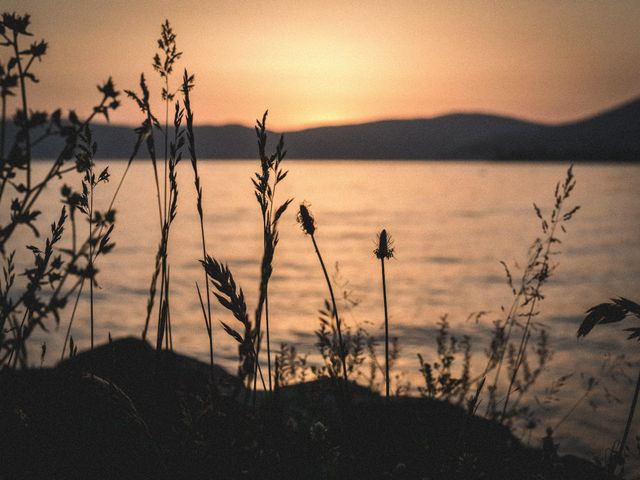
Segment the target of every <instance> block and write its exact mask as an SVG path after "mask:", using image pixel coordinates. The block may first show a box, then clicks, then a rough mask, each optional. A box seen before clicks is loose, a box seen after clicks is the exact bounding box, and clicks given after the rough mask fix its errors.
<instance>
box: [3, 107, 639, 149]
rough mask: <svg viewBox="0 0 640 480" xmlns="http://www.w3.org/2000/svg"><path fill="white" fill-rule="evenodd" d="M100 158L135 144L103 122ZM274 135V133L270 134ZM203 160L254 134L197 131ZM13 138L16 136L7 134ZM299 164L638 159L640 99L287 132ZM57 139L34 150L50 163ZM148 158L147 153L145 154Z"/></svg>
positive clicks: (231, 129)
mask: <svg viewBox="0 0 640 480" xmlns="http://www.w3.org/2000/svg"><path fill="white" fill-rule="evenodd" d="M93 132H94V138H95V140H96V141H97V142H98V152H97V157H98V158H127V157H128V156H129V155H130V153H131V149H132V146H133V144H134V142H135V134H134V133H133V129H132V128H131V127H127V126H118V125H105V124H97V125H95V126H94V127H93ZM270 133H274V132H270ZM195 136H196V138H197V141H198V155H199V156H200V158H229V159H230V158H254V157H255V155H256V146H255V132H254V130H253V128H248V127H244V126H242V125H224V126H207V125H202V126H197V127H195ZM9 138H11V137H9ZM285 139H286V145H287V150H288V152H289V155H288V156H289V158H293V159H389V160H395V159H414V160H418V159H441V160H451V159H469V160H470V159H478V160H578V161H579V160H593V161H637V160H638V159H640V97H639V98H636V99H634V100H632V101H630V102H628V103H625V104H623V105H620V106H617V107H614V108H612V109H610V110H607V111H605V112H603V113H600V114H598V115H595V116H593V117H590V118H586V119H583V120H579V121H576V122H571V123H564V124H557V125H548V124H540V123H534V122H528V121H524V120H519V119H516V118H511V117H505V116H499V115H488V114H477V113H458V114H450V115H443V116H438V117H434V118H425V119H414V120H383V121H376V122H369V123H362V124H355V125H342V126H329V127H318V128H310V129H304V130H298V131H291V132H285ZM59 148H60V144H56V143H55V142H49V143H43V144H41V145H38V147H37V148H36V149H35V150H34V157H36V158H51V157H53V156H54V155H55V154H56V153H57V152H58V151H59ZM140 156H141V157H142V158H145V157H146V152H144V151H141V155H140Z"/></svg>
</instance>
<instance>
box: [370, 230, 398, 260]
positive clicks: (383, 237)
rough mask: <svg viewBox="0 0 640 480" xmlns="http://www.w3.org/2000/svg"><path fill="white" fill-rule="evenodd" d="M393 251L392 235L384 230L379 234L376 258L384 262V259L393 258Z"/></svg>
mask: <svg viewBox="0 0 640 480" xmlns="http://www.w3.org/2000/svg"><path fill="white" fill-rule="evenodd" d="M393 250H394V248H393V240H392V239H391V235H389V234H388V233H387V231H386V230H385V229H383V230H382V231H381V232H380V233H379V234H378V248H376V249H375V250H374V251H373V253H374V255H375V256H376V257H378V258H379V259H380V260H382V259H383V258H391V257H393Z"/></svg>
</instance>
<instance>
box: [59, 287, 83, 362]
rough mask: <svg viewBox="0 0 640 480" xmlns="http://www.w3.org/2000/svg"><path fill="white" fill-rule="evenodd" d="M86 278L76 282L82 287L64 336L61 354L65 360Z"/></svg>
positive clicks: (61, 357)
mask: <svg viewBox="0 0 640 480" xmlns="http://www.w3.org/2000/svg"><path fill="white" fill-rule="evenodd" d="M84 279H85V277H82V279H81V280H80V281H79V283H78V284H76V285H80V289H79V290H78V294H77V295H76V301H75V302H74V304H73V310H72V311H71V318H70V319H69V326H68V327H67V333H66V334H65V336H64V343H63V344H62V355H60V361H62V360H64V353H65V351H66V350H67V342H68V341H69V336H70V335H71V326H72V325H73V319H74V318H75V316H76V310H77V309H78V303H79V301H80V295H82V288H83V287H84ZM74 288H75V287H74Z"/></svg>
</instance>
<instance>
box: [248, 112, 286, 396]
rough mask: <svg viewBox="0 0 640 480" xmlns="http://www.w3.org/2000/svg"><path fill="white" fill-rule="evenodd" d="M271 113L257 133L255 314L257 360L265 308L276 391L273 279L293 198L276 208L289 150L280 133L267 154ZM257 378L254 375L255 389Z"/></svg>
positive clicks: (257, 360)
mask: <svg viewBox="0 0 640 480" xmlns="http://www.w3.org/2000/svg"><path fill="white" fill-rule="evenodd" d="M267 114H268V112H264V115H263V116H262V121H260V120H256V127H255V131H256V135H257V137H258V154H259V156H260V167H261V168H260V172H256V173H255V178H252V179H251V180H252V182H253V185H254V188H255V195H256V199H257V201H258V204H259V206H260V213H261V214H262V240H263V254H262V262H261V266H260V290H259V298H258V304H257V306H256V313H255V328H256V331H257V332H258V333H257V335H256V344H255V350H256V362H259V361H260V338H261V335H262V312H263V310H264V314H265V323H266V329H265V330H266V336H267V368H268V376H269V382H268V383H269V392H272V391H273V386H272V376H273V375H272V371H271V337H270V328H269V280H270V279H271V275H272V273H273V258H274V256H275V252H276V247H277V245H278V241H279V234H278V221H279V220H280V218H281V217H282V215H283V214H284V212H285V211H286V210H287V207H288V206H289V204H290V203H291V202H292V200H293V199H288V200H286V201H285V202H284V203H283V204H281V205H280V206H279V207H278V208H276V209H275V210H274V206H275V195H276V189H277V186H278V184H279V183H280V182H281V181H282V180H284V178H285V177H286V176H287V173H288V172H287V171H286V170H283V169H282V167H281V162H282V160H284V157H285V156H286V154H287V152H286V150H285V149H284V137H283V136H280V141H279V142H278V145H277V147H276V152H275V153H273V154H272V155H268V154H267V153H266V148H267V126H266V124H267ZM256 381H257V379H256V377H255V376H254V392H255V389H256V383H255V382H256Z"/></svg>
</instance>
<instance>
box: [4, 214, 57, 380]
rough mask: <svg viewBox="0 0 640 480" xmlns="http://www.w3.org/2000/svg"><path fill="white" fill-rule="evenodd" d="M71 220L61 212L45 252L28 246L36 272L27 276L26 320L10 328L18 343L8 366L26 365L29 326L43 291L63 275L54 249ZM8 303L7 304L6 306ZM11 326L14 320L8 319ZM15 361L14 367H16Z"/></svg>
mask: <svg viewBox="0 0 640 480" xmlns="http://www.w3.org/2000/svg"><path fill="white" fill-rule="evenodd" d="M66 219H67V211H66V208H65V207H62V211H61V212H60V218H59V219H58V221H57V222H54V223H52V224H51V236H50V237H49V238H47V239H46V240H45V244H44V250H40V249H39V248H37V247H34V246H32V245H30V246H27V248H28V249H29V250H31V252H32V253H33V256H34V266H33V268H30V269H26V270H25V272H24V274H25V276H26V277H27V279H28V283H27V286H26V292H25V293H24V294H23V296H22V298H21V300H22V303H23V305H24V314H23V315H22V320H21V322H20V324H19V325H18V324H17V322H15V321H14V322H13V324H11V323H10V325H9V326H10V327H11V329H12V330H13V332H14V340H13V342H11V347H12V348H11V349H10V354H9V357H8V360H7V364H8V365H12V366H13V368H15V367H16V365H17V362H18V359H19V358H21V359H22V361H23V364H26V347H25V344H26V340H27V338H28V336H27V335H25V330H24V328H25V325H28V324H30V323H31V321H32V317H33V314H34V312H37V311H38V309H39V308H40V305H39V303H40V302H39V299H38V298H37V295H36V294H37V292H38V291H39V290H41V288H42V286H43V285H45V284H46V283H48V282H51V280H52V279H53V278H54V277H55V276H57V275H59V273H58V272H59V270H60V267H61V261H60V258H59V257H54V256H53V255H54V247H55V245H56V244H57V243H58V242H59V241H60V239H61V238H62V233H63V231H64V224H65V221H66ZM5 272H7V273H5V279H7V280H9V279H10V277H11V275H12V268H11V267H9V270H8V271H5ZM11 284H13V279H10V280H9V281H8V282H7V285H9V286H8V287H7V290H6V291H5V292H4V294H5V295H4V296H5V297H6V295H7V294H8V289H9V288H10V286H11ZM3 303H4V302H3ZM6 318H7V317H6V316H3V318H2V322H0V329H2V330H4V328H5V320H6ZM8 318H9V321H10V322H11V320H12V318H11V317H8ZM12 360H13V364H12Z"/></svg>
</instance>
